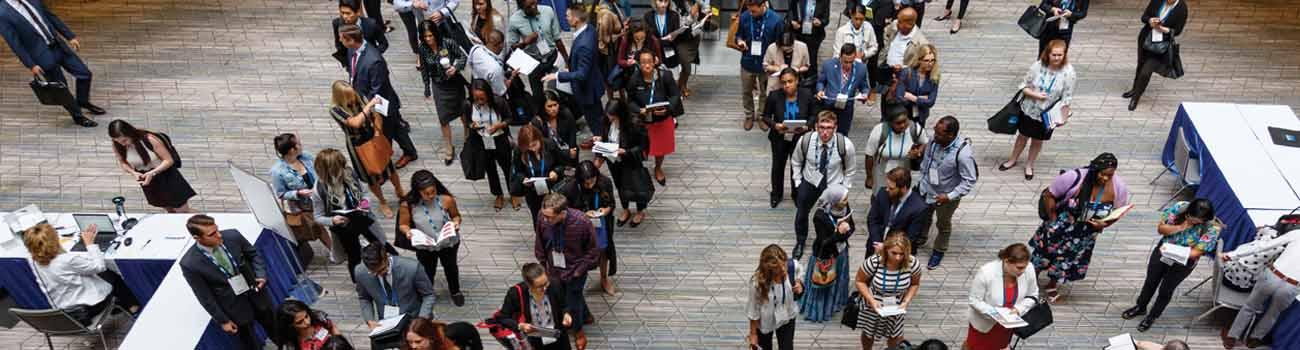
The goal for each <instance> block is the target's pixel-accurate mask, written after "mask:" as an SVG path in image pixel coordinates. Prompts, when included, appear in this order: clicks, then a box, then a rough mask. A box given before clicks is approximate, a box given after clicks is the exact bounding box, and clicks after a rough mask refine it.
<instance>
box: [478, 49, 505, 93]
mask: <svg viewBox="0 0 1300 350" xmlns="http://www.w3.org/2000/svg"><path fill="white" fill-rule="evenodd" d="M469 71H470V73H471V74H472V75H473V77H474V78H475V79H483V80H486V81H487V82H488V85H491V86H492V94H494V95H497V96H505V95H506V70H505V67H504V65H503V63H502V62H501V59H500V58H498V57H497V55H496V54H494V53H492V50H488V48H487V46H483V45H474V47H473V48H471V49H470V50H469Z"/></svg>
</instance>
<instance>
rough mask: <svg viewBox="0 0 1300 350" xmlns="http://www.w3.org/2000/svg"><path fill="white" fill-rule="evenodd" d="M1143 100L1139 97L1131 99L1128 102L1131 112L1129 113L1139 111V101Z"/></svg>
mask: <svg viewBox="0 0 1300 350" xmlns="http://www.w3.org/2000/svg"><path fill="white" fill-rule="evenodd" d="M1141 99H1142V97H1138V96H1133V97H1132V98H1130V99H1129V100H1128V110H1129V111H1135V110H1137V109H1138V100H1141Z"/></svg>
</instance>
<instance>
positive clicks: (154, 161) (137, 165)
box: [124, 140, 162, 172]
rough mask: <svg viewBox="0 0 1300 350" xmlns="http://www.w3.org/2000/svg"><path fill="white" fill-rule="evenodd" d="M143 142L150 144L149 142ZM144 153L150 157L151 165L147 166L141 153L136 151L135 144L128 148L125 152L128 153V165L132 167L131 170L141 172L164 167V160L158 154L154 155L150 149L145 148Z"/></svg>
mask: <svg viewBox="0 0 1300 350" xmlns="http://www.w3.org/2000/svg"><path fill="white" fill-rule="evenodd" d="M142 141H144V142H149V141H148V140H142ZM144 151H145V152H146V154H148V155H149V164H145V163H144V159H141V158H140V152H139V151H136V150H135V144H131V145H130V146H126V147H125V151H124V152H125V153H126V164H129V165H131V168H134V169H135V170H136V171H139V172H146V171H149V170H153V169H154V168H157V167H158V166H160V165H162V158H160V157H158V153H154V151H152V150H150V149H149V147H145V148H144Z"/></svg>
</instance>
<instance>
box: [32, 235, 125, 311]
mask: <svg viewBox="0 0 1300 350" xmlns="http://www.w3.org/2000/svg"><path fill="white" fill-rule="evenodd" d="M98 231H99V230H98V227H95V225H93V224H92V225H90V227H87V228H86V229H85V230H82V231H81V241H82V242H84V244H85V246H86V251H84V252H66V251H64V250H63V247H62V246H61V245H60V244H59V234H58V232H56V231H55V230H54V227H53V226H50V224H48V223H44V222H42V223H40V224H36V226H33V227H32V228H30V229H27V231H26V232H24V233H23V245H25V246H27V251H28V252H31V255H32V263H33V264H32V270H33V272H35V273H36V277H37V281H39V284H38V285H39V286H40V287H41V292H43V293H45V295H46V296H47V297H48V298H49V301H50V304H51V307H53V308H57V309H61V310H63V311H64V312H67V313H68V315H70V316H72V317H73V318H75V319H77V321H78V322H81V323H82V324H90V321H91V319H92V318H94V317H95V316H97V315H99V314H100V313H101V312H103V311H104V309H105V308H108V307H109V305H108V301H109V300H110V299H114V298H115V299H116V302H115V303H116V304H117V305H118V306H119V307H121V308H123V309H126V310H128V311H130V312H131V313H135V312H136V311H137V310H138V309H139V307H140V302H139V301H136V299H135V295H133V294H131V290H130V289H128V288H127V286H126V284H125V283H124V282H123V281H122V277H121V276H118V274H117V273H114V272H113V271H110V270H108V265H106V264H105V261H104V255H103V253H102V252H101V251H100V250H99V247H98V246H97V245H95V234H96V233H98ZM109 296H112V297H113V298H109Z"/></svg>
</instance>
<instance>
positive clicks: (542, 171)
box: [510, 125, 563, 226]
mask: <svg viewBox="0 0 1300 350" xmlns="http://www.w3.org/2000/svg"><path fill="white" fill-rule="evenodd" d="M561 158H563V155H561V154H560V150H559V148H558V147H556V146H555V144H553V143H551V142H549V141H547V140H546V138H545V137H543V136H542V132H541V131H538V130H537V128H535V127H533V126H532V125H524V127H522V128H519V139H518V143H517V146H516V147H515V152H514V155H512V156H510V160H511V162H512V163H513V164H512V165H511V169H512V170H513V171H512V172H511V174H512V175H511V176H510V195H511V196H512V197H511V198H510V203H511V205H513V206H514V208H515V210H519V197H523V198H524V201H526V202H528V213H529V214H532V218H533V221H532V222H533V225H534V226H535V225H537V211H538V210H541V209H542V196H545V195H546V194H547V193H549V192H550V188H551V185H554V184H555V183H556V182H557V181H560V173H559V172H557V171H555V169H556V168H557V167H558V166H559V164H558V163H557V162H558V161H560V159H561Z"/></svg>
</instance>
